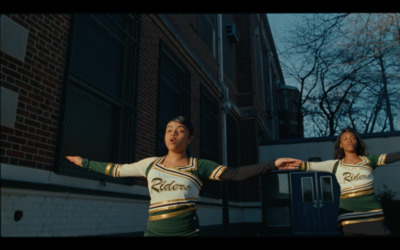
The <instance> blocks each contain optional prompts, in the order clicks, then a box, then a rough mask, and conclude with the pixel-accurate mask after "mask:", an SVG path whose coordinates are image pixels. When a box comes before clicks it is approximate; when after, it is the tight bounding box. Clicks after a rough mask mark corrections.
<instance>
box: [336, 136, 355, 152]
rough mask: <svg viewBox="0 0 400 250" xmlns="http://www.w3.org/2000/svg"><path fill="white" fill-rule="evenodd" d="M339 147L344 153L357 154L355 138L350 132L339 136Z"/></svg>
mask: <svg viewBox="0 0 400 250" xmlns="http://www.w3.org/2000/svg"><path fill="white" fill-rule="evenodd" d="M340 147H341V148H343V150H344V152H349V153H355V152H357V138H356V136H355V135H354V134H353V133H351V132H344V133H343V134H342V135H341V136H340Z"/></svg>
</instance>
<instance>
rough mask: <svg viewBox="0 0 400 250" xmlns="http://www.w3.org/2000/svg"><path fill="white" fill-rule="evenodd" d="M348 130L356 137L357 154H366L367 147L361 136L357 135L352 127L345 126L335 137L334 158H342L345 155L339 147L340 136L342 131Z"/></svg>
mask: <svg viewBox="0 0 400 250" xmlns="http://www.w3.org/2000/svg"><path fill="white" fill-rule="evenodd" d="M345 132H350V133H352V134H353V135H354V136H355V137H356V139H357V148H356V153H357V155H361V156H364V155H368V147H367V145H365V143H364V142H363V140H362V139H361V137H360V136H359V135H358V133H357V131H356V130H355V129H352V128H345V129H342V131H341V132H340V135H339V136H338V137H337V138H336V142H335V147H334V153H333V154H334V157H335V159H343V158H344V156H345V153H344V150H343V149H342V148H341V147H340V138H341V137H342V135H343V133H345Z"/></svg>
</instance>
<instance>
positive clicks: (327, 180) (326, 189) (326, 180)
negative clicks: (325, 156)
mask: <svg viewBox="0 0 400 250" xmlns="http://www.w3.org/2000/svg"><path fill="white" fill-rule="evenodd" d="M320 182H321V194H322V197H321V199H322V201H324V202H333V187H332V177H330V176H321V177H320Z"/></svg>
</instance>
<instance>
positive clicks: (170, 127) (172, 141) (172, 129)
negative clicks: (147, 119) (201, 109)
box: [164, 121, 193, 152]
mask: <svg viewBox="0 0 400 250" xmlns="http://www.w3.org/2000/svg"><path fill="white" fill-rule="evenodd" d="M192 138H193V136H190V135H189V130H188V128H187V127H186V126H185V125H183V124H181V123H179V122H174V121H171V122H169V123H168V124H167V128H166V130H165V136H164V142H165V145H166V146H167V148H168V151H172V152H186V148H187V145H188V144H189V143H190V141H191V140H192Z"/></svg>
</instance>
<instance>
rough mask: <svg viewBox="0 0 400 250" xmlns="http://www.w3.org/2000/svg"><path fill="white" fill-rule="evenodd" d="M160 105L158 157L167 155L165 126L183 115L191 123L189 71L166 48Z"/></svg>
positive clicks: (161, 74) (162, 48)
mask: <svg viewBox="0 0 400 250" xmlns="http://www.w3.org/2000/svg"><path fill="white" fill-rule="evenodd" d="M158 100H159V103H158V136H157V155H165V154H166V153H167V148H166V147H165V144H164V135H165V126H166V124H167V122H168V121H169V120H170V119H171V118H174V117H175V116H178V115H182V116H185V118H186V119H188V120H189V121H190V110H191V109H190V107H191V106H190V74H189V71H188V70H187V69H186V68H185V67H184V66H183V65H182V64H181V63H180V62H179V61H178V60H177V59H176V57H175V56H174V55H173V54H172V53H171V52H170V51H169V50H168V49H167V48H166V47H165V46H164V45H162V46H161V52H160V84H159V98H158Z"/></svg>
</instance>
